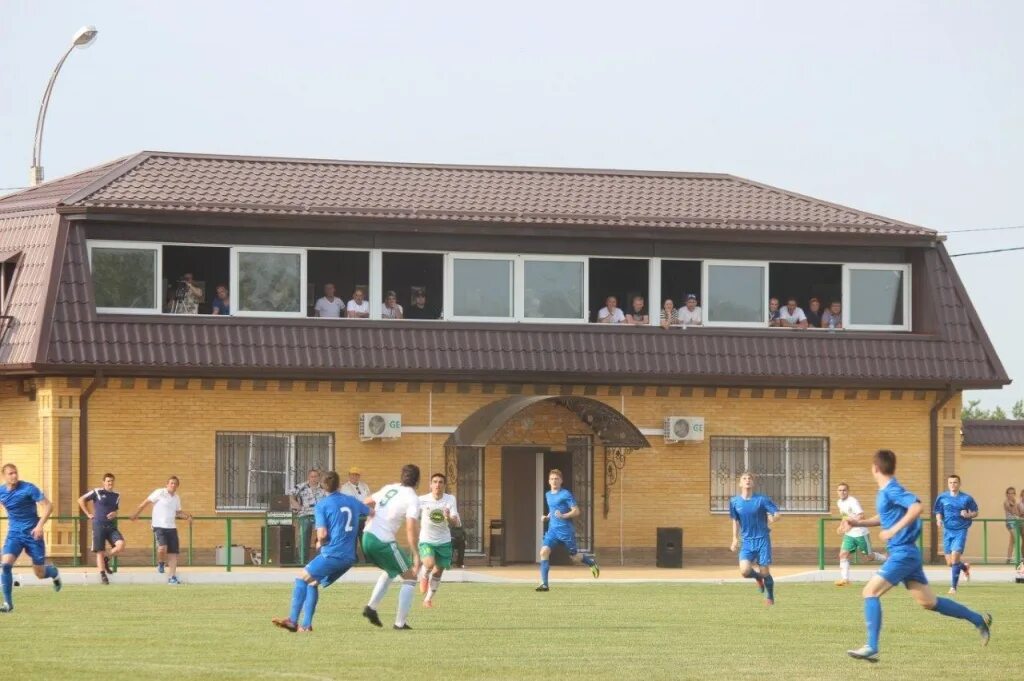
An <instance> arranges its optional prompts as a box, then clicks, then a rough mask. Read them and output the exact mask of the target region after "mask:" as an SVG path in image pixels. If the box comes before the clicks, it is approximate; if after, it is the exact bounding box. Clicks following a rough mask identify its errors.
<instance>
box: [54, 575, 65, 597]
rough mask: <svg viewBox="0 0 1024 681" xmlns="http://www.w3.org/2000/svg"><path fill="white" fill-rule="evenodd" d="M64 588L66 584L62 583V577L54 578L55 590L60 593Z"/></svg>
mask: <svg viewBox="0 0 1024 681" xmlns="http://www.w3.org/2000/svg"><path fill="white" fill-rule="evenodd" d="M62 588H64V582H62V581H60V577H54V578H53V590H54V591H56V592H57V593H60V590H61V589H62Z"/></svg>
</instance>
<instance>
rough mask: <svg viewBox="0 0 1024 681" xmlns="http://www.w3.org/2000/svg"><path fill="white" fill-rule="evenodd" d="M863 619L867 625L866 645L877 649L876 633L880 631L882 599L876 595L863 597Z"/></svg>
mask: <svg viewBox="0 0 1024 681" xmlns="http://www.w3.org/2000/svg"><path fill="white" fill-rule="evenodd" d="M864 621H865V622H867V625H868V647H869V648H871V649H872V650H878V635H879V634H880V633H881V631H882V601H881V600H880V599H879V598H878V596H867V597H866V598H865V599H864Z"/></svg>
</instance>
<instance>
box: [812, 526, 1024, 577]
mask: <svg viewBox="0 0 1024 681" xmlns="http://www.w3.org/2000/svg"><path fill="white" fill-rule="evenodd" d="M841 520H842V518H835V517H829V518H819V519H818V569H819V570H824V569H825V564H826V562H828V561H829V560H831V559H832V558H833V554H836V553H838V552H839V546H838V543H836V545H835V546H828V545H827V542H826V536H827V532H826V525H827V524H829V523H834V524H836V525H838V523H839V522H840V521H841ZM921 522H922V523H923V524H924V527H923V528H922V532H921V536H920V537H918V539H917V545H918V548H920V549H921V551H922V553H923V552H924V537H925V534H926V533H927V532H929V531H936V532H939V537H940V539H941V536H942V535H941V532H942V531H941V530H936V529H934V528H932V527H931V518H930V517H926V516H922V517H921ZM1006 522H1007V521H1006V519H1005V518H975V519H974V523H973V524H972V525H971V536H973V535H974V533H976V532H979V531H980V532H981V560H980V561H976V562H979V563H980V564H981V565H992V564H996V563H1003V562H1004V558H993V557H992V556H990V555H989V541H990V540H991V539H992V536H993V534H999V535H1001V536H1002V541H1006V542H1008V540H1009V535H1008V534H1004V533H1006V532H1007V527H1006ZM993 523H995V524H996V525H997V526H998V528H999V530H1001V531H1002V532H999V531H996V532H995V533H993V532H992V531H990V530H989V525H990V524H993ZM979 524H980V525H981V527H978V525H979ZM871 530H872V532H877V531H878V528H871ZM968 548H969V547H968ZM1021 549H1022V547H1021V523H1020V522H1015V523H1013V564H1014V565H1019V564H1020V562H1021ZM829 551H831V552H832V553H829ZM964 555H965V556H966V555H968V552H966V551H965V552H964ZM999 555H1005V554H1002V553H1001V554H999ZM972 557H974V558H976V557H977V556H976V555H975V554H972ZM859 558H860V556H859V555H856V554H855V556H854V561H855V562H856V561H858V560H859Z"/></svg>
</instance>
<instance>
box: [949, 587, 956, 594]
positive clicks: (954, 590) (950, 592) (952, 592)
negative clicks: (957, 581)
mask: <svg viewBox="0 0 1024 681" xmlns="http://www.w3.org/2000/svg"><path fill="white" fill-rule="evenodd" d="M947 593H948V594H949V595H950V596H956V587H955V586H951V587H949V591H948V592H947Z"/></svg>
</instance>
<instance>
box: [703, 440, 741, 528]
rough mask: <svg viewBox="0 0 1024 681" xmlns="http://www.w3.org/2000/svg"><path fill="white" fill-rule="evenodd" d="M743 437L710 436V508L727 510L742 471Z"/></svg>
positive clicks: (737, 487) (735, 492) (737, 486)
mask: <svg viewBox="0 0 1024 681" xmlns="http://www.w3.org/2000/svg"><path fill="white" fill-rule="evenodd" d="M743 469H744V463H743V438H739V437H713V438H711V510H712V511H727V510H729V499H730V498H731V497H733V496H734V495H735V494H737V491H738V489H739V477H740V474H741V473H742V472H743Z"/></svg>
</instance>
